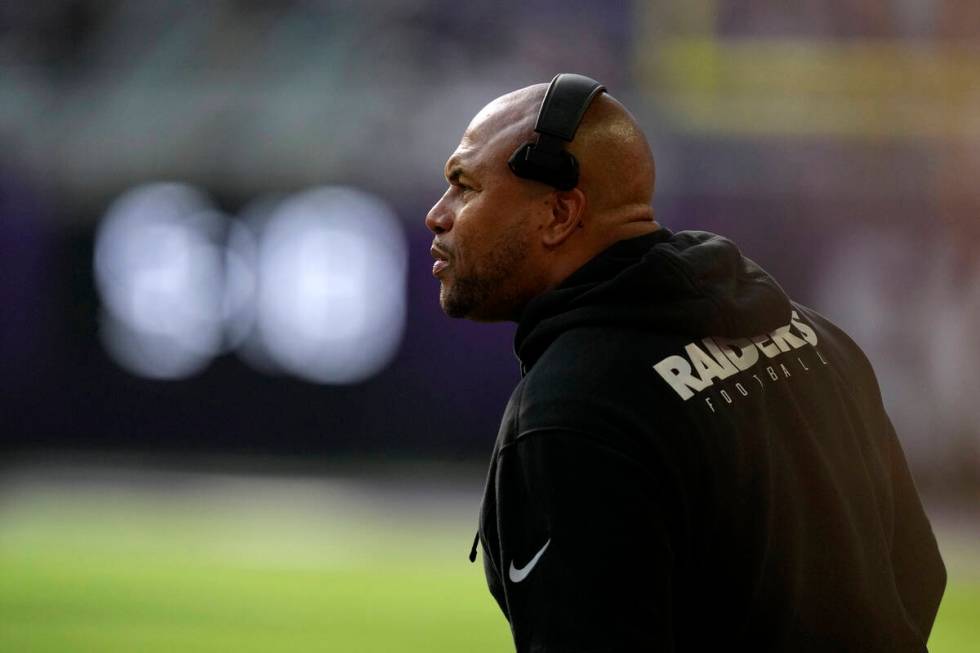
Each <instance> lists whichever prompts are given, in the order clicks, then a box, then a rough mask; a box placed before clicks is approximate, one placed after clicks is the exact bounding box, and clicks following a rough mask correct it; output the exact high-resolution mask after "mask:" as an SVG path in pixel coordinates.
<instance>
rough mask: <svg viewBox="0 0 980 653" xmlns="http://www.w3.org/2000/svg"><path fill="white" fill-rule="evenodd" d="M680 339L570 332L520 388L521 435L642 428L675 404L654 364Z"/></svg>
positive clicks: (612, 331)
mask: <svg viewBox="0 0 980 653" xmlns="http://www.w3.org/2000/svg"><path fill="white" fill-rule="evenodd" d="M680 340H681V338H675V337H672V336H662V335H659V334H655V333H650V332H645V331H643V330H641V329H635V328H626V327H609V326H602V327H595V326H590V327H580V328H574V329H570V330H568V331H566V332H565V333H563V334H562V335H561V336H559V337H558V338H557V339H555V341H554V342H553V343H552V344H551V346H550V347H549V348H548V350H547V351H546V352H545V353H544V354H543V355H542V356H541V357H540V359H538V360H537V362H536V363H535V365H534V366H533V367H532V368H531V369H530V370H529V371H528V373H527V376H526V377H525V378H524V380H523V381H522V383H521V388H520V392H519V398H518V399H519V402H520V412H519V421H520V423H521V428H522V430H526V429H532V428H548V427H551V426H557V427H562V428H573V427H574V428H583V429H605V430H609V429H615V430H620V431H623V430H633V429H634V428H636V427H643V426H644V425H645V423H646V420H647V418H648V412H649V410H650V409H651V407H652V406H656V405H659V403H660V402H661V401H670V400H671V398H670V396H669V395H667V394H666V392H664V388H662V387H661V384H658V383H657V381H658V377H657V376H656V371H655V370H654V367H653V365H654V363H656V362H657V360H659V358H658V356H660V357H662V356H663V355H666V352H669V351H670V350H671V348H672V347H676V346H677V343H678V342H680Z"/></svg>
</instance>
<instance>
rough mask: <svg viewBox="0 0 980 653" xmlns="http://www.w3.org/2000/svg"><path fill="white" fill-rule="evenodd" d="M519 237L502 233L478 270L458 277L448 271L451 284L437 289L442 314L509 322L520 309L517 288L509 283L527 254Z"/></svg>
mask: <svg viewBox="0 0 980 653" xmlns="http://www.w3.org/2000/svg"><path fill="white" fill-rule="evenodd" d="M522 235H523V234H517V233H511V234H505V237H503V238H501V239H500V240H499V242H498V243H497V244H496V246H495V247H493V248H491V249H490V251H489V252H488V254H487V256H486V259H485V260H484V261H482V262H481V264H480V266H479V268H480V269H479V270H478V271H475V272H471V273H469V274H458V271H457V270H452V274H453V275H454V276H453V279H452V284H449V285H447V284H445V283H443V284H442V287H441V288H440V289H439V303H440V304H441V305H442V310H443V311H444V312H445V313H446V315H448V316H449V317H468V318H471V319H474V320H487V321H493V320H502V319H513V317H514V315H516V314H517V313H518V312H519V310H520V307H519V306H517V304H518V303H519V298H518V296H517V289H516V288H514V287H513V285H512V284H509V282H510V281H511V280H512V279H513V277H514V276H515V274H517V273H518V271H519V269H520V268H521V264H522V263H523V261H524V258H525V257H526V255H527V247H526V243H525V242H524V241H523V239H522V238H521V236H522ZM457 275H458V276H457ZM508 286H510V287H508Z"/></svg>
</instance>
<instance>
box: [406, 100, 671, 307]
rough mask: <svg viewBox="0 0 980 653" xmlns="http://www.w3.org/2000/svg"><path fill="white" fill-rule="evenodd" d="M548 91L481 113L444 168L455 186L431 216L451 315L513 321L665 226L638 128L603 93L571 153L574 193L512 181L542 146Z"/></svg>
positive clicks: (442, 293) (585, 119) (444, 302)
mask: <svg viewBox="0 0 980 653" xmlns="http://www.w3.org/2000/svg"><path fill="white" fill-rule="evenodd" d="M547 91H548V85H547V84H536V85H534V86H528V87H527V88H522V89H519V90H517V91H513V92H511V93H508V94H506V95H503V96H501V97H499V98H497V99H495V100H494V101H492V102H490V104H488V105H487V106H485V107H484V108H483V109H481V110H480V112H479V113H478V114H477V115H476V116H475V117H474V118H473V120H472V121H471V122H470V124H469V126H468V127H467V128H466V131H465V132H464V134H463V137H462V139H461V140H460V143H459V146H458V147H457V148H456V150H455V151H454V152H453V153H452V155H451V156H450V157H449V159H448V160H447V162H446V166H445V176H446V179H447V180H448V182H449V188H448V190H446V192H445V194H444V195H443V196H442V198H441V199H440V200H439V201H438V202H437V203H436V204H435V205H434V206H433V207H432V209H431V210H430V211H429V213H428V215H427V216H426V220H425V222H426V226H427V227H428V228H429V229H430V230H431V231H432V232H433V233H434V234H435V238H434V240H433V247H432V253H433V256H434V257H435V258H436V259H437V261H436V264H435V266H434V267H433V274H435V275H436V276H437V277H438V278H439V280H440V281H441V282H442V285H441V288H440V303H441V304H442V307H443V310H445V311H446V313H447V314H449V315H451V316H454V317H467V318H470V319H476V320H490V321H492V320H499V319H516V317H517V316H518V315H520V313H521V311H522V310H523V307H524V306H525V305H526V304H527V302H528V301H530V300H531V299H532V298H534V297H536V296H537V295H540V294H541V293H543V292H546V291H547V290H549V289H551V288H554V287H555V286H557V285H558V284H560V283H561V282H562V281H563V280H564V279H565V278H567V277H568V275H570V274H571V273H572V272H574V271H575V270H577V269H578V268H579V267H581V266H582V265H584V264H585V263H586V262H587V261H588V260H589V259H591V258H593V257H594V256H595V255H596V254H598V253H599V252H601V251H603V250H604V249H606V248H607V247H609V246H610V245H612V244H613V243H615V242H616V241H619V240H623V239H626V238H632V237H635V236H640V235H643V234H646V233H650V232H651V231H655V230H656V229H658V228H659V227H658V226H657V224H656V222H654V220H653V208H652V206H651V204H650V202H651V200H652V198H653V187H654V163H653V156H652V154H651V152H650V146H649V144H648V143H647V140H646V138H645V137H644V135H643V132H642V131H641V130H640V128H639V126H638V125H637V124H636V120H635V119H634V118H633V116H632V115H631V114H630V112H629V111H627V110H626V108H625V107H624V106H623V105H622V104H620V103H619V102H618V101H616V99H615V98H613V97H611V96H609V95H606V94H600V95H599V96H597V97H596V98H594V100H593V101H592V103H591V105H590V106H589V108H588V110H587V111H586V112H585V115H584V116H583V118H582V121H581V124H580V125H579V128H578V131H577V133H576V135H575V139H574V140H573V141H572V143H571V144H569V145H568V146H566V148H567V149H568V151H569V152H571V153H572V154H573V155H574V156H575V157H576V158H577V159H578V162H579V183H578V185H577V186H576V187H575V188H572V189H570V190H559V189H556V188H553V187H551V186H549V185H547V184H544V183H542V182H539V181H534V180H530V179H524V178H521V177H518V176H517V175H515V174H514V173H513V172H512V171H511V170H510V168H509V166H508V165H507V161H508V159H509V158H510V157H511V155H512V154H513V153H514V151H515V150H516V149H517V148H518V147H520V146H521V145H522V144H524V143H526V142H527V141H531V140H537V134H535V132H534V124H535V122H536V119H537V115H538V110H539V108H540V106H541V102H542V101H543V100H544V97H545V95H546V93H547Z"/></svg>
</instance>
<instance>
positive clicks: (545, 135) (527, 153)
mask: <svg viewBox="0 0 980 653" xmlns="http://www.w3.org/2000/svg"><path fill="white" fill-rule="evenodd" d="M605 90H606V87H605V86H603V85H602V84H600V83H599V82H597V81H595V80H594V79H592V78H590V77H586V76H585V75H576V74H574V73H561V74H559V75H555V78H554V79H553V80H551V85H550V86H549V87H548V93H547V94H546V95H545V96H544V101H543V102H542V103H541V109H540V110H539V111H538V120H537V122H536V123H535V124H534V131H536V132H537V133H538V140H537V141H528V142H527V143H524V144H523V145H521V146H520V147H519V148H517V149H516V150H515V151H514V153H513V154H512V155H511V157H510V159H509V160H508V161H507V165H508V166H510V169H511V170H512V171H513V172H514V174H515V175H517V176H518V177H522V178H524V179H534V180H536V181H541V182H544V183H546V184H548V185H549V186H554V187H555V188H557V189H558V190H571V189H572V188H575V186H577V185H578V161H577V160H576V159H575V156H574V155H573V154H572V153H571V152H568V151H566V150H565V143H571V142H572V139H573V138H575V132H576V131H577V130H578V124H579V123H580V122H582V116H583V115H585V111H586V109H588V108H589V105H590V104H592V100H594V99H595V97H596V96H597V95H599V93H602V92H603V91H605Z"/></svg>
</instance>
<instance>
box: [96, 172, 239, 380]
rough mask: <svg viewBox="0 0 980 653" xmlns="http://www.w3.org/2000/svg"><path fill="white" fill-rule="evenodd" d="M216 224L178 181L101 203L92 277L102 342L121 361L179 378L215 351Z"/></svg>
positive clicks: (218, 326)
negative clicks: (101, 217)
mask: <svg viewBox="0 0 980 653" xmlns="http://www.w3.org/2000/svg"><path fill="white" fill-rule="evenodd" d="M224 222H225V218H224V217H223V216H222V215H221V214H219V213H216V212H215V211H214V210H213V209H211V207H210V204H209V203H208V201H207V200H206V199H205V198H204V196H203V195H202V194H201V193H199V192H198V191H196V190H195V189H193V188H191V187H190V186H187V185H182V184H164V183H159V184H149V185H145V186H140V187H138V188H135V189H133V190H131V191H129V192H127V193H125V194H124V195H123V196H122V197H120V198H119V199H118V200H116V202H114V203H113V204H112V206H111V207H110V208H109V211H108V213H107V214H106V217H105V221H104V222H103V223H102V226H101V228H100V229H99V233H98V236H97V240H96V246H95V262H94V263H95V278H96V282H97V284H98V288H99V292H100V294H101V296H102V298H103V302H104V306H105V312H104V314H103V320H102V326H103V330H102V336H103V341H104V343H105V345H106V348H107V349H108V351H109V352H110V353H111V354H112V356H113V358H115V360H116V361H117V362H119V363H120V364H121V365H122V366H124V367H125V368H127V369H129V370H130V371H132V372H134V373H136V374H139V375H141V376H145V377H148V378H155V379H179V378H184V377H186V376H190V375H191V374H194V373H195V372H197V371H199V370H200V369H202V368H203V367H204V366H205V365H207V364H208V362H210V360H211V358H213V357H214V356H215V355H217V354H218V353H219V351H220V349H221V342H222V319H221V317H222V316H221V310H222V304H221V301H222V295H223V290H224V288H223V276H224V275H223V265H224V256H223V251H222V249H221V247H222V240H223V231H224V228H225V224H224Z"/></svg>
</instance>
